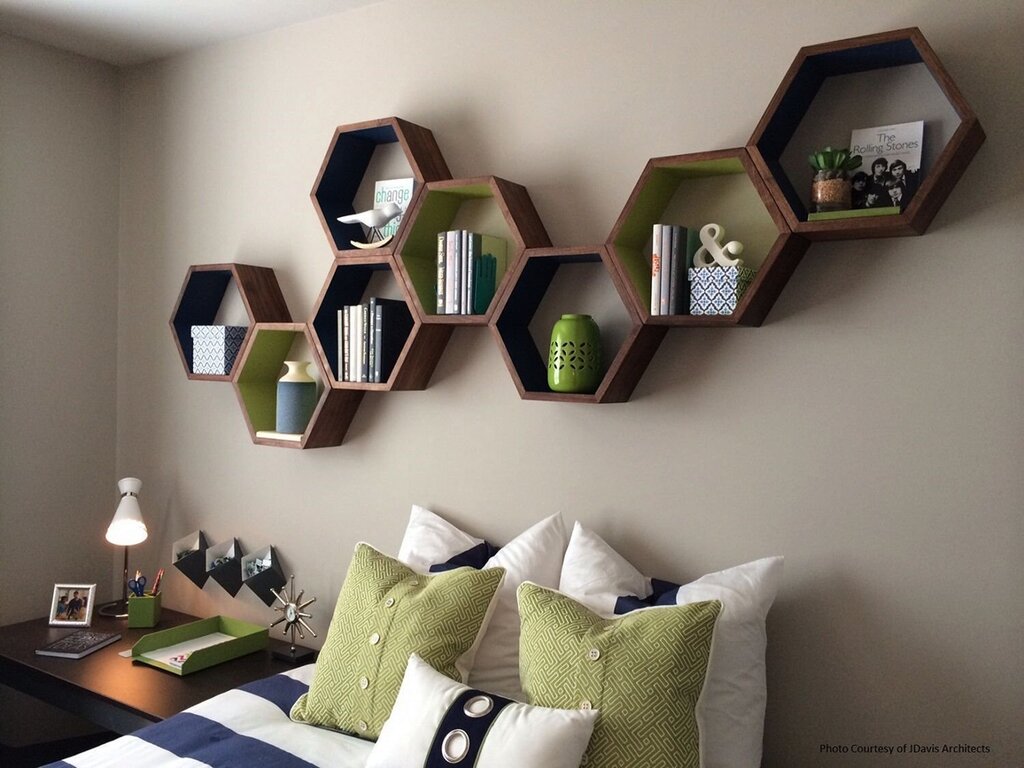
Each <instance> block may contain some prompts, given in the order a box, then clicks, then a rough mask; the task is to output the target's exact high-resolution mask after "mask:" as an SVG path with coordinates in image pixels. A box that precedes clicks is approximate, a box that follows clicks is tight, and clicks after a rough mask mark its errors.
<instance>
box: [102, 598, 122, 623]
mask: <svg viewBox="0 0 1024 768" xmlns="http://www.w3.org/2000/svg"><path fill="white" fill-rule="evenodd" d="M96 612H97V613H99V615H100V616H111V617H113V618H115V619H127V618H128V601H127V600H115V601H114V602H112V603H105V604H104V605H101V606H100V607H99V608H97V609H96Z"/></svg>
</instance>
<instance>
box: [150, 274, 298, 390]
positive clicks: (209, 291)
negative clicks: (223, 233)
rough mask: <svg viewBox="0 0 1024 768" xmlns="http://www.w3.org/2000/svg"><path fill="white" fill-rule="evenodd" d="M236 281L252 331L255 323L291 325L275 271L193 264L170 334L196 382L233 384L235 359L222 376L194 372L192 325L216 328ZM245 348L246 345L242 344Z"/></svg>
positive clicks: (183, 285) (236, 366) (187, 370)
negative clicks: (283, 323) (225, 297)
mask: <svg viewBox="0 0 1024 768" xmlns="http://www.w3.org/2000/svg"><path fill="white" fill-rule="evenodd" d="M232 280H234V281H235V285H236V286H237V288H238V293H239V295H240V296H241V298H242V303H243V304H244V305H245V311H246V313H247V314H248V315H249V329H248V330H247V331H246V336H247V338H248V335H249V334H251V332H252V326H253V324H254V323H262V322H289V321H290V320H291V319H292V316H291V313H290V312H289V311H288V305H287V304H285V301H284V296H283V295H282V294H281V288H280V286H279V285H278V284H277V277H276V275H274V270H272V269H270V268H269V267H254V266H250V265H249V264H193V265H192V266H190V267H189V268H188V273H187V274H186V275H185V282H184V283H182V286H181V292H180V293H179V294H178V301H177V303H175V305H174V312H173V313H172V314H171V319H170V326H171V334H172V335H173V336H174V345H175V346H176V347H177V349H178V355H179V356H180V357H181V363H182V365H184V366H185V373H186V375H187V376H188V378H190V379H193V380H196V381H231V377H232V375H233V374H234V372H235V371H236V370H238V360H239V358H240V357H241V353H239V355H238V356H237V357H236V358H235V361H234V365H233V366H232V369H231V371H229V372H228V373H227V374H225V375H223V376H219V375H216V376H215V375H210V374H199V373H192V367H193V365H192V326H193V325H213V323H214V320H215V319H216V317H217V311H218V310H219V309H220V305H221V303H222V302H223V301H224V294H225V293H226V292H227V289H228V285H229V284H230V283H231V281H232ZM243 346H244V344H243Z"/></svg>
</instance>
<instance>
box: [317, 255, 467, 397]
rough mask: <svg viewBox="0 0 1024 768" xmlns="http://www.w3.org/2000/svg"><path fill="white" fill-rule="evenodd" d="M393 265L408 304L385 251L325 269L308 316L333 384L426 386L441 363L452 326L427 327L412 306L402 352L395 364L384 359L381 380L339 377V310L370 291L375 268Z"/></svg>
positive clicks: (347, 387) (347, 386) (399, 387)
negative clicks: (346, 379)
mask: <svg viewBox="0 0 1024 768" xmlns="http://www.w3.org/2000/svg"><path fill="white" fill-rule="evenodd" d="M384 270H389V271H391V272H392V273H393V274H394V278H395V281H396V283H397V284H398V287H399V290H400V291H401V293H402V296H403V298H404V301H405V303H406V306H407V307H409V298H408V290H407V287H406V284H405V282H404V281H403V280H402V277H401V276H400V275H399V274H398V272H397V270H396V266H395V261H394V257H393V256H391V255H390V254H388V253H385V252H383V251H381V250H377V251H375V252H367V253H362V254H357V255H353V256H347V257H346V258H344V259H338V260H335V262H334V264H333V265H331V268H330V270H329V271H328V273H327V279H326V280H325V281H324V285H323V288H321V289H320V296H319V297H318V298H317V300H316V304H315V305H314V306H313V314H312V317H311V319H310V321H309V325H310V328H311V329H312V335H313V346H314V348H315V350H316V354H317V356H318V357H319V359H320V364H321V366H322V367H323V368H324V370H325V371H326V373H327V377H326V379H325V381H327V382H328V383H329V384H330V386H331V387H332V388H333V389H339V390H362V391H373V390H376V391H390V390H408V389H424V388H425V387H426V386H427V384H429V383H430V377H431V375H432V374H433V373H434V368H436V367H437V362H438V360H439V359H440V358H441V353H442V352H443V351H444V348H445V345H446V344H447V343H448V339H449V338H450V337H451V334H452V328H451V327H450V326H448V327H445V326H437V325H433V326H426V325H424V324H423V323H422V322H420V321H419V320H418V319H417V317H416V315H415V313H413V312H412V310H411V308H410V309H409V317H408V321H409V325H410V326H411V328H410V330H409V333H408V335H407V336H406V339H405V343H404V344H403V345H402V349H401V352H400V353H399V354H398V357H397V359H396V360H394V361H393V363H392V364H390V365H389V364H388V363H387V362H386V363H385V366H386V369H385V370H387V368H390V371H389V372H387V380H386V381H383V382H381V383H370V382H352V381H341V380H340V373H341V372H340V370H339V367H338V362H339V361H338V310H340V309H341V308H342V307H343V306H345V305H347V304H360V303H362V302H363V298H364V296H365V294H366V292H367V286H368V285H369V282H370V278H371V277H373V275H374V274H375V273H378V272H381V271H384Z"/></svg>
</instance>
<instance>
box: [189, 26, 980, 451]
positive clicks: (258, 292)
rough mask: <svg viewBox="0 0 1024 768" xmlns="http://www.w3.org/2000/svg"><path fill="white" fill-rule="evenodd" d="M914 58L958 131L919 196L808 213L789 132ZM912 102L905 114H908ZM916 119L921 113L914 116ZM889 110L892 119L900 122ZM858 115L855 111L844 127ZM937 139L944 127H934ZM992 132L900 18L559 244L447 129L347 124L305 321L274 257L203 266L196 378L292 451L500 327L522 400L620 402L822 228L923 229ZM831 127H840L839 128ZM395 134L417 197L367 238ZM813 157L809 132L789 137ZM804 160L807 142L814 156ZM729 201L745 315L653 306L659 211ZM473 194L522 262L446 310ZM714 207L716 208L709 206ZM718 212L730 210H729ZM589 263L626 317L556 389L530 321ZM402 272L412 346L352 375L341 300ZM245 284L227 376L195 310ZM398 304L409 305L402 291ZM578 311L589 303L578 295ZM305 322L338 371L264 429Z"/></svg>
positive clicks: (730, 320)
mask: <svg viewBox="0 0 1024 768" xmlns="http://www.w3.org/2000/svg"><path fill="white" fill-rule="evenodd" d="M906 67H916V69H917V70H920V71H921V72H923V73H924V80H925V82H926V88H925V89H926V90H927V89H929V88H930V89H932V90H933V91H934V93H932V94H930V96H931V98H932V99H933V101H934V102H936V103H937V104H938V105H939V107H938V108H939V109H941V110H944V114H946V115H948V118H947V119H946V123H947V130H946V134H945V135H942V136H940V137H939V143H940V144H941V146H940V147H935V149H936V150H937V152H936V154H935V155H934V158H933V159H932V161H931V163H930V167H929V168H928V169H927V175H926V176H925V178H924V180H923V182H922V184H921V186H920V188H919V189H918V191H917V193H916V195H915V196H914V198H913V200H912V201H911V203H910V205H909V206H908V207H907V209H906V210H905V211H904V212H903V213H901V214H899V215H892V216H886V217H873V218H853V219H836V220H829V221H808V212H807V209H806V207H805V204H804V202H803V199H804V194H805V189H804V187H806V181H805V179H804V178H803V177H802V176H801V177H798V178H794V177H796V171H795V170H793V169H794V168H795V167H796V166H795V164H794V163H793V162H792V160H787V148H790V143H791V139H793V138H794V136H799V137H800V141H799V142H793V144H794V145H797V144H800V145H801V146H802V143H803V141H805V140H807V137H808V136H815V137H817V136H818V135H828V133H827V130H825V129H824V128H822V129H821V130H819V131H818V133H817V134H815V132H814V130H813V129H814V128H815V126H813V125H811V126H810V127H809V126H808V123H809V121H819V120H821V119H822V118H821V116H822V115H826V114H828V112H829V111H830V107H831V104H830V103H829V100H830V99H833V98H836V95H835V94H836V93H837V90H838V89H841V88H842V87H844V85H845V84H846V83H847V82H848V81H849V80H850V78H851V77H853V78H856V77H871V76H877V75H878V74H879V73H886V72H889V71H890V70H891V69H893V68H906ZM897 117H898V116H897ZM908 119H912V118H908ZM889 122H895V120H890V121H889ZM845 130H846V131H847V135H848V130H849V126H848V125H846V126H845ZM931 139H932V141H933V143H934V139H935V137H934V136H933V137H931ZM984 139H985V134H984V131H983V130H982V128H981V125H980V123H979V121H978V119H977V117H976V116H975V114H974V112H973V111H972V110H971V108H970V107H969V106H968V105H967V103H966V102H965V101H964V99H963V96H962V95H961V94H960V91H959V90H958V88H957V86H956V84H955V83H954V82H953V80H952V79H951V78H950V77H949V75H948V73H947V72H946V70H945V69H944V68H943V66H942V64H941V63H940V62H939V60H938V57H937V56H936V55H935V53H934V52H933V51H932V49H931V47H930V46H929V45H928V43H927V41H926V40H925V39H924V37H923V36H922V34H921V33H920V31H919V30H918V29H916V28H911V29H903V30H895V31H892V32H885V33H881V34H876V35H870V36H865V37H859V38H852V39H848V40H840V41H835V42H831V43H825V44H821V45H816V46H810V47H806V48H802V49H801V50H800V51H799V53H798V54H797V57H796V59H795V60H794V61H793V64H792V65H791V66H790V68H789V71H788V72H787V73H786V76H785V78H784V79H783V81H782V83H781V84H780V85H779V88H778V90H777V91H776V93H775V95H774V97H773V98H772V100H771V102H770V103H769V105H768V107H767V109H766V110H765V112H764V115H763V117H762V118H761V120H760V122H759V123H758V125H757V127H756V128H755V130H754V133H753V134H752V136H751V137H750V140H749V141H748V142H747V144H746V146H743V147H737V148H733V149H723V150H715V151H709V152H700V153H694V154H686V155H676V156H672V157H659V158H654V159H651V160H650V161H648V163H647V165H646V167H645V168H644V169H643V172H642V173H641V175H640V178H639V180H638V181H637V183H636V186H635V187H634V189H633V191H632V193H631V194H630V196H629V199H628V200H627V202H626V204H625V207H624V208H623V210H622V213H621V214H620V216H619V218H618V220H617V221H616V223H615V225H614V226H613V228H612V230H611V233H610V234H609V236H608V239H607V241H606V242H604V243H601V244H598V245H588V246H569V247H561V246H553V245H552V243H551V240H550V238H549V237H548V234H547V231H546V230H545V228H544V224H543V222H542V221H541V218H540V216H539V214H538V212H537V210H536V208H535V207H534V205H533V202H532V201H531V199H530V195H529V193H528V192H527V190H526V189H525V188H524V187H522V186H520V185H519V184H515V183H512V182H510V181H506V180H505V179H500V178H496V177H493V176H484V177H478V178H468V179H453V178H451V173H450V171H449V169H448V165H447V163H446V162H445V160H444V157H443V156H442V155H441V151H440V149H439V148H438V145H437V143H436V141H435V139H434V136H433V134H432V133H431V132H430V131H429V130H428V129H426V128H423V127H421V126H418V125H415V124H413V123H410V122H408V121H406V120H403V119H400V118H397V117H389V118H384V119H380V120H374V121H370V122H364V123H357V124H350V125H343V126H340V127H338V128H337V129H336V130H335V132H334V136H333V138H332V140H331V143H330V146H329V147H328V149H327V153H326V156H325V158H324V161H323V164H322V167H321V169H320V173H319V175H318V176H317V178H316V181H315V183H314V186H313V190H312V192H311V194H310V197H311V199H312V202H313V207H314V209H315V211H316V214H317V216H318V217H319V219H320V222H321V224H322V226H323V229H324V233H325V234H326V236H327V241H328V244H329V246H330V248H331V251H332V253H333V256H334V260H333V263H332V264H331V266H330V268H329V269H328V272H327V277H326V280H325V282H324V285H323V288H322V290H321V291H320V295H319V296H318V297H317V299H316V302H315V304H314V306H313V309H312V312H311V313H310V315H309V318H308V320H306V321H304V322H298V321H294V320H293V318H292V316H291V313H290V312H289V310H288V307H287V306H286V304H285V301H284V298H283V296H282V294H281V290H280V288H279V287H278V284H277V279H276V277H275V276H274V272H273V270H271V269H268V268H265V267H254V266H249V265H244V264H203V265H195V266H192V267H190V268H189V270H188V273H187V275H186V277H185V281H184V284H183V286H182V289H181V293H180V295H179V298H178V302H177V304H176V306H175V309H174V314H173V316H172V318H171V321H170V325H171V330H172V332H173V336H174V341H175V344H176V345H177V347H178V351H179V353H180V355H181V360H182V363H183V365H184V367H185V371H186V374H187V375H188V377H189V378H190V379H203V380H217V381H230V382H231V384H232V386H233V387H234V389H235V392H236V395H237V398H238V402H239V404H240V406H241V409H242V413H243V415H244V417H245V420H246V423H247V425H248V428H249V432H250V435H251V437H252V439H253V441H254V442H256V443H258V444H263V445H274V446H280V447H290V448H319V447H325V446H333V445H339V444H340V443H341V442H342V440H343V439H344V437H345V433H346V432H347V430H348V427H349V425H350V424H351V422H352V419H353V417H354V416H355V413H356V411H357V409H358V407H359V405H360V403H361V402H362V399H363V397H364V395H365V394H366V393H367V392H374V391H381V392H387V391H391V390H409V389H424V388H425V387H427V386H428V384H429V383H430V379H431V375H432V374H433V372H434V369H435V367H436V366H437V363H438V361H439V359H440V357H441V355H442V353H443V352H444V349H445V347H446V345H447V343H448V340H449V339H450V337H451V334H452V331H453V330H454V328H455V327H457V326H464V325H479V326H487V327H488V328H489V329H490V333H491V334H492V336H493V338H494V340H495V342H496V343H497V344H498V347H499V349H500V351H501V354H502V357H503V358H504V361H505V364H506V366H507V368H508V371H509V374H510V375H511V377H512V380H513V381H514V383H515V386H516V388H517V389H518V391H519V394H520V396H521V397H522V398H524V399H531V400H550V401H557V402H584V403H605V402H622V401H625V400H628V399H629V397H630V395H631V394H632V392H633V389H634V388H635V387H636V384H637V382H638V381H639V380H640V377H641V376H642V375H643V373H644V371H645V370H646V368H647V366H648V364H649V363H650V361H651V359H652V358H653V356H654V354H655V352H656V351H657V349H658V346H659V345H660V343H661V341H662V339H663V338H664V337H665V334H666V333H667V332H668V330H669V329H670V328H672V327H677V326H678V327H690V326H694V327H696V326H704V327H717V326H737V325H748V326H757V325H760V324H761V323H762V322H763V321H764V319H765V317H766V316H767V314H768V312H769V311H770V310H771V308H772V306H773V305H774V304H775V301H776V299H777V298H778V296H779V294H780V293H781V291H782V289H783V287H784V286H785V285H786V283H787V281H788V280H789V277H790V275H792V273H793V270H794V269H795V268H796V266H797V265H798V264H799V262H800V259H801V258H802V257H803V255H804V253H805V252H806V251H807V249H808V248H809V246H810V245H811V243H812V242H815V241H819V240H842V239H859V238H870V237H892V236H905V235H919V234H923V233H924V231H925V230H926V229H927V227H928V225H929V224H930V223H931V221H932V219H933V218H934V217H935V214H936V213H937V212H938V210H939V208H940V207H941V206H942V204H943V202H944V201H945V200H946V198H947V197H948V196H949V194H950V192H951V191H952V189H953V187H954V185H955V184H956V182H957V181H958V179H959V178H960V176H961V175H962V174H963V172H964V170H965V169H966V167H967V165H968V163H969V162H970V160H971V159H972V158H973V156H974V154H975V152H976V151H977V150H978V148H979V147H980V145H981V144H982V142H983V141H984ZM834 141H836V142H841V141H843V139H842V138H837V139H835V140H834ZM391 144H397V145H398V146H399V147H400V148H401V150H402V153H403V154H404V158H405V160H406V161H407V162H408V166H409V168H410V169H411V174H409V175H411V176H412V177H413V178H414V180H415V190H416V191H415V193H414V197H413V199H412V201H411V203H410V204H409V207H408V210H407V211H406V214H405V215H404V217H403V218H402V221H401V224H400V226H399V228H398V232H397V235H396V237H395V238H394V240H392V241H391V242H388V243H387V244H386V245H385V246H384V247H380V248H375V249H369V250H366V249H356V248H354V247H352V245H351V241H352V240H357V239H361V238H362V236H363V233H362V230H361V229H360V228H359V226H358V225H355V224H342V223H340V222H338V220H337V218H338V217H339V216H342V215H345V214H349V213H352V212H353V211H354V200H355V198H356V195H357V191H358V190H359V188H360V185H362V184H363V183H364V177H366V176H367V172H368V169H369V168H370V167H371V163H372V161H373V158H374V154H375V152H376V150H377V149H378V148H379V147H381V146H382V145H391ZM794 151H796V152H797V154H799V151H800V146H796V147H795V148H791V149H789V152H794ZM801 158H802V155H801ZM708 199H711V201H712V202H713V203H714V204H715V205H716V206H718V207H717V208H715V211H716V212H715V216H716V217H722V218H726V217H729V216H730V215H732V214H735V215H736V217H738V218H740V219H742V220H750V221H751V222H753V224H752V226H755V227H756V228H757V229H758V232H759V237H760V239H761V241H762V242H761V243H760V245H761V246H762V248H761V251H762V252H763V253H764V258H763V261H762V262H761V263H760V264H759V265H758V267H759V268H758V271H757V277H756V279H755V281H754V283H753V284H752V285H751V286H750V288H749V289H748V290H747V291H746V293H745V294H744V295H743V297H742V299H741V301H740V303H739V306H738V307H737V308H736V311H735V312H734V313H733V314H732V315H725V316H698V315H655V316H652V315H651V314H650V311H649V305H650V291H651V287H650V264H649V254H648V253H647V250H648V245H647V243H648V241H649V238H650V233H651V228H652V225H653V224H655V223H658V222H659V221H661V220H662V216H672V215H673V209H674V208H675V207H677V206H679V205H680V200H684V201H687V202H686V204H687V205H689V204H691V203H692V202H693V201H695V200H700V201H707V200H708ZM467 206H473V207H474V210H479V208H480V206H484V207H485V208H486V209H487V210H488V211H489V212H490V214H491V216H492V218H493V220H495V221H498V222H501V223H503V225H504V227H505V228H506V234H507V237H506V240H507V243H508V249H509V252H508V258H509V265H508V269H507V271H506V272H505V275H504V277H503V278H502V279H501V281H500V284H499V285H498V286H497V290H496V292H495V295H494V299H493V300H492V301H491V304H490V306H489V307H488V309H487V311H486V312H485V313H483V314H478V315H441V314H436V313H435V311H434V307H435V291H436V286H435V278H436V263H437V262H436V259H437V233H438V232H441V231H444V230H447V229H451V228H455V227H456V226H457V224H458V221H459V216H460V212H462V211H464V209H465V208H466V207H467ZM708 220H711V219H710V218H709V219H708ZM716 220H717V219H716ZM578 263H592V264H594V265H597V266H598V271H599V272H600V274H602V275H605V276H606V277H607V279H608V280H610V281H611V284H612V286H613V287H614V289H615V292H616V294H617V295H618V296H619V298H620V299H621V301H622V305H623V307H624V310H625V313H626V315H627V316H628V318H629V325H630V327H629V331H628V333H626V334H625V338H624V340H623V341H622V343H621V345H619V347H618V349H616V350H608V349H606V361H607V362H606V370H605V373H604V378H603V381H602V383H601V385H600V386H599V388H598V389H597V391H596V392H595V393H593V394H586V395H582V394H561V393H555V392H552V391H550V390H549V389H548V386H547V376H546V350H545V351H543V352H542V350H541V349H539V348H538V345H537V344H536V342H535V341H534V338H533V336H532V335H531V333H530V329H529V325H530V322H531V320H532V318H533V317H534V314H535V313H536V311H537V309H538V307H539V306H540V304H541V301H542V300H543V298H544V296H545V294H546V293H547V291H548V289H549V287H550V285H551V283H552V280H553V279H554V277H555V274H556V273H557V272H558V270H559V268H560V267H561V266H563V265H566V264H578ZM381 273H383V275H382V276H383V277H384V278H385V279H387V278H389V277H390V279H391V280H393V281H394V284H395V285H397V287H398V291H399V293H400V295H401V296H402V297H403V298H404V300H405V304H406V306H407V307H408V312H409V316H410V318H411V324H410V330H409V332H408V336H407V337H406V339H405V343H404V346H403V347H402V350H401V352H400V354H399V356H398V359H397V362H396V363H395V365H394V366H393V368H392V370H391V372H390V375H389V376H388V378H387V380H386V381H382V382H380V383H353V382H348V381H342V380H340V379H341V376H340V371H339V368H338V365H339V361H338V352H337V349H338V328H337V313H338V310H339V309H340V308H341V307H342V306H344V305H348V304H358V303H360V302H362V301H363V300H364V299H365V297H366V296H368V286H369V283H370V281H371V279H372V278H374V276H375V275H380V274H381ZM232 282H233V283H234V285H235V287H236V288H237V290H238V292H239V294H240V296H241V299H242V302H243V304H244V306H245V310H246V312H247V314H248V318H249V323H248V328H247V331H246V338H245V341H244V344H243V347H242V350H241V352H240V353H239V355H238V356H237V358H236V359H235V362H234V364H233V367H232V370H231V372H230V373H229V374H228V375H224V376H209V375H199V374H194V373H192V341H191V335H190V329H191V326H192V325H204V324H206V325H208V324H212V323H213V322H214V318H215V317H216V315H217V312H218V309H219V308H220V305H221V303H222V301H223V299H224V295H225V292H226V290H227V288H228V286H229V284H231V283H232ZM399 306H400V305H399ZM572 311H577V308H575V307H574V308H572ZM300 337H304V338H305V340H306V342H307V344H308V347H309V349H311V350H313V358H314V362H315V364H316V366H317V367H318V368H319V373H320V377H321V380H322V381H323V382H324V383H325V386H324V389H323V393H322V395H321V397H320V400H319V403H318V405H317V407H316V410H315V411H314V413H313V416H312V418H311V419H310V422H309V425H308V427H307V429H306V432H305V434H303V435H302V437H301V440H285V439H277V438H273V437H264V436H258V435H257V432H261V431H263V430H272V429H273V424H272V423H266V419H267V416H266V414H267V413H273V402H274V398H275V392H276V381H277V378H278V376H279V374H280V371H281V369H282V365H283V362H284V360H285V359H289V352H290V350H291V349H292V345H293V343H294V342H295V341H296V340H297V339H298V338H300Z"/></svg>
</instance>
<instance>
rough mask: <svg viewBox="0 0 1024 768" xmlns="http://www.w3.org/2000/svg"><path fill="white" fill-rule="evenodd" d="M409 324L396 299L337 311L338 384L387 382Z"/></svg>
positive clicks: (402, 305) (404, 309) (406, 311)
mask: <svg viewBox="0 0 1024 768" xmlns="http://www.w3.org/2000/svg"><path fill="white" fill-rule="evenodd" d="M412 325H413V321H412V315H411V314H410V313H409V307H407V306H406V304H405V302H404V301H399V300H397V299H381V298H377V297H376V296H374V297H373V298H371V299H370V300H369V301H365V302H363V303H362V304H347V305H345V306H343V307H342V308H341V309H339V310H338V381H351V382H366V383H371V384H379V383H381V382H385V381H387V380H388V377H389V376H390V375H391V369H392V368H393V367H394V365H395V361H396V360H397V359H398V355H399V354H400V353H401V351H402V347H404V346H405V340H406V339H407V338H408V336H409V331H410V330H412Z"/></svg>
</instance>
